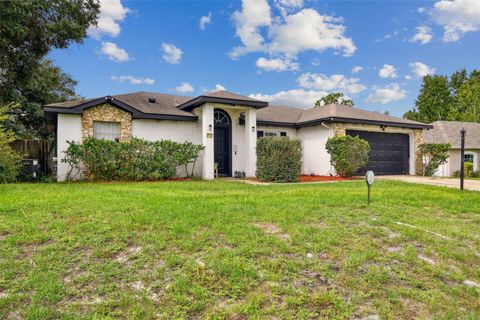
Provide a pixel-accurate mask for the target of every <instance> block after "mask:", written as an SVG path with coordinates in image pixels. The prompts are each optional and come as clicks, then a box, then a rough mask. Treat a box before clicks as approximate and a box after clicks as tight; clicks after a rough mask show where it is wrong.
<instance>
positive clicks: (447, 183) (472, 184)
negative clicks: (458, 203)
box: [377, 176, 480, 191]
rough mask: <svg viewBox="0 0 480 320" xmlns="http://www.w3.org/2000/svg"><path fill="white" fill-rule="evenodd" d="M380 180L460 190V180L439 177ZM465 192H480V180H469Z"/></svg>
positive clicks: (397, 177)
mask: <svg viewBox="0 0 480 320" xmlns="http://www.w3.org/2000/svg"><path fill="white" fill-rule="evenodd" d="M377 178H378V179H384V180H399V181H404V182H410V183H421V184H428V185H432V186H440V187H448V188H455V189H459V190H460V179H459V178H438V177H420V176H379V177H377ZM464 188H465V190H473V191H480V180H467V179H465V183H464Z"/></svg>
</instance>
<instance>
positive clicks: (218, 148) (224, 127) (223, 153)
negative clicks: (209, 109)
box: [214, 110, 232, 176]
mask: <svg viewBox="0 0 480 320" xmlns="http://www.w3.org/2000/svg"><path fill="white" fill-rule="evenodd" d="M214 122H215V130H214V161H215V163H217V170H218V175H219V176H231V175H232V174H231V168H230V163H231V161H230V157H231V148H230V147H231V140H232V139H231V136H230V135H231V124H230V117H229V116H228V114H227V113H225V112H224V111H222V110H215V112H214Z"/></svg>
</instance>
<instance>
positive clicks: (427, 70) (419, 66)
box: [410, 61, 435, 78]
mask: <svg viewBox="0 0 480 320" xmlns="http://www.w3.org/2000/svg"><path fill="white" fill-rule="evenodd" d="M410 69H411V70H412V73H413V74H414V75H416V76H417V77H420V78H423V77H424V76H426V75H427V74H434V73H435V68H431V67H429V66H427V65H426V64H425V63H421V62H418V61H417V62H411V63H410Z"/></svg>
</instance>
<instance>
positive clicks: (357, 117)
mask: <svg viewBox="0 0 480 320" xmlns="http://www.w3.org/2000/svg"><path fill="white" fill-rule="evenodd" d="M257 120H259V121H260V122H265V124H267V123H268V122H272V123H288V124H294V125H296V126H302V125H307V124H312V123H318V122H321V121H325V122H353V123H363V122H380V123H385V124H390V125H395V126H405V127H418V128H429V127H430V126H429V125H427V124H424V123H421V122H416V121H412V120H408V119H403V118H398V117H392V116H389V115H385V114H381V113H376V112H371V111H367V110H363V109H359V108H355V107H348V106H343V105H338V104H329V105H325V106H322V107H318V108H310V109H306V110H303V109H298V108H292V107H286V106H270V107H268V108H265V109H261V110H258V111H257Z"/></svg>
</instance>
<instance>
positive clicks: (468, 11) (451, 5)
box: [430, 0, 480, 42]
mask: <svg viewBox="0 0 480 320" xmlns="http://www.w3.org/2000/svg"><path fill="white" fill-rule="evenodd" d="M430 15H431V16H432V18H433V20H434V21H435V22H436V23H437V24H439V25H440V26H442V27H443V31H444V33H443V37H442V39H443V41H445V42H454V41H458V40H460V38H461V37H462V36H463V35H464V34H465V33H467V32H473V31H478V30H480V1H478V0H474V1H472V0H441V1H437V2H436V3H435V4H434V5H433V8H432V10H431V11H430Z"/></svg>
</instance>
